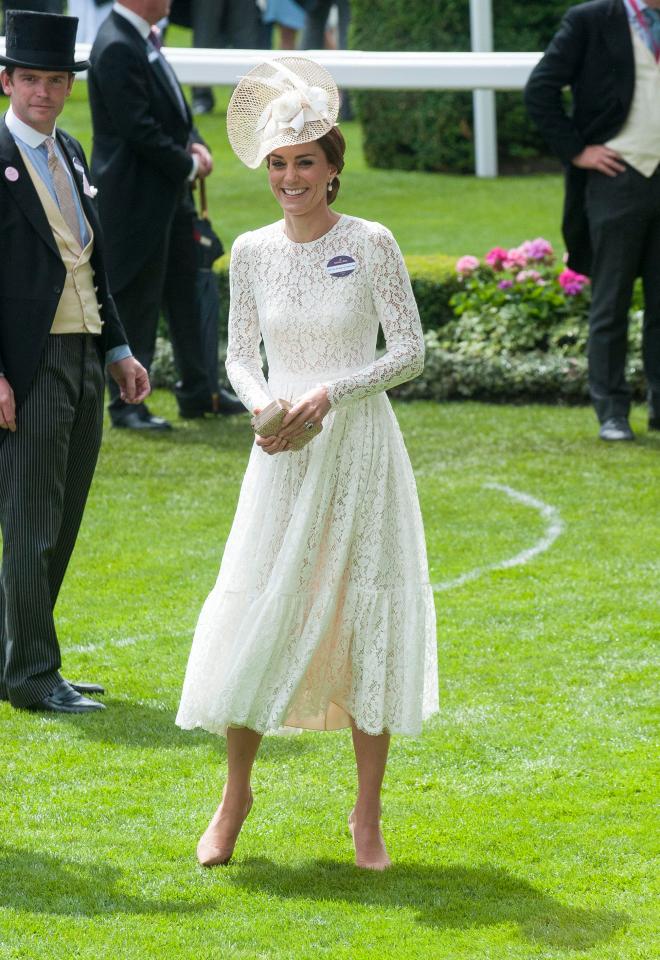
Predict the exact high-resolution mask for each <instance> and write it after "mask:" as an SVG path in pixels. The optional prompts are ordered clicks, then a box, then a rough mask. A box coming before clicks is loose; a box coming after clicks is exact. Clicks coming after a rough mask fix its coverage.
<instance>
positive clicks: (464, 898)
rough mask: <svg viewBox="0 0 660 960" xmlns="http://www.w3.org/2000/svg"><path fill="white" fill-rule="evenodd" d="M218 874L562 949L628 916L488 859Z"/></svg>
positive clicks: (285, 893)
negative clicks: (516, 934) (560, 894)
mask: <svg viewBox="0 0 660 960" xmlns="http://www.w3.org/2000/svg"><path fill="white" fill-rule="evenodd" d="M223 876H228V877H230V879H231V880H232V882H233V883H235V884H237V885H240V886H242V887H245V888H247V889H249V890H251V891H254V890H258V891H260V892H264V893H266V894H267V895H268V896H269V897H279V898H280V899H282V900H287V899H296V898H300V899H303V900H309V898H310V896H311V897H314V895H315V894H316V895H318V897H319V899H322V900H323V901H324V902H328V901H342V902H344V903H354V904H361V905H363V906H367V907H381V908H392V909H395V910H401V909H408V910H410V911H411V912H412V913H413V914H414V916H415V919H416V920H417V922H418V923H423V924H425V925H426V926H429V927H442V928H444V929H453V930H468V929H470V928H473V927H489V926H498V925H500V924H503V923H515V924H517V925H518V927H519V929H520V931H521V933H522V934H523V935H524V936H525V937H526V938H527V939H528V940H529V941H531V942H535V943H539V944H543V945H546V946H551V947H555V948H559V949H564V950H588V949H590V948H591V947H593V946H595V945H596V944H598V943H603V942H605V941H607V940H609V939H610V938H611V937H612V936H613V935H614V934H615V933H616V932H617V931H618V930H620V929H621V928H622V927H624V926H625V925H626V924H627V922H628V920H629V918H628V917H627V916H626V915H625V914H622V913H614V912H612V911H609V910H586V909H584V908H582V907H572V906H566V905H565V904H563V903H560V901H558V900H555V899H554V898H553V897H550V896H548V895H547V894H545V893H543V892H542V891H540V890H537V889H536V888H535V887H534V886H532V885H531V884H530V883H528V882H527V881H526V880H522V879H520V878H519V877H515V876H513V875H512V874H510V873H507V871H506V870H502V869H499V868H497V867H492V866H489V865H488V864H484V865H482V866H478V867H464V866H461V865H459V864H447V865H446V866H426V865H416V864H415V865H413V864H410V865H406V864H399V865H396V866H394V867H393V868H392V869H391V870H388V871H387V872H386V873H372V872H368V871H357V870H356V869H355V867H353V866H350V865H348V864H345V863H339V862H335V861H332V860H315V861H312V862H310V863H306V864H304V865H302V866H298V867H286V866H284V867H283V866H281V865H276V864H274V863H272V861H270V860H267V859H263V858H253V859H249V860H245V861H244V862H243V863H240V864H237V866H236V868H235V870H231V871H227V873H226V874H224V873H223Z"/></svg>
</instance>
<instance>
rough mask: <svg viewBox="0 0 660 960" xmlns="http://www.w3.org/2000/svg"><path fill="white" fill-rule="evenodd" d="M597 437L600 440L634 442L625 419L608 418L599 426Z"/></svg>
mask: <svg viewBox="0 0 660 960" xmlns="http://www.w3.org/2000/svg"><path fill="white" fill-rule="evenodd" d="M598 436H599V437H600V439H601V440H610V441H612V440H614V441H619V440H634V439H635V434H634V433H633V432H632V430H631V429H630V424H629V423H628V418H627V417H608V419H607V420H603V422H602V423H601V425H600V430H599V432H598Z"/></svg>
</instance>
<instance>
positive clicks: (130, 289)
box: [108, 225, 170, 423]
mask: <svg viewBox="0 0 660 960" xmlns="http://www.w3.org/2000/svg"><path fill="white" fill-rule="evenodd" d="M169 233H170V228H169V225H168V228H167V230H166V231H165V234H164V235H163V237H162V239H161V241H160V242H159V243H158V246H157V248H156V250H154V252H153V253H152V254H151V255H150V257H149V259H148V260H146V261H145V263H143V264H142V266H141V267H140V270H139V272H138V273H137V274H136V275H135V276H134V277H133V278H132V279H131V280H130V282H129V283H127V284H126V286H124V287H122V288H121V290H113V291H112V295H113V297H114V300H115V304H116V306H117V310H118V312H119V316H120V319H121V322H122V324H123V327H124V330H125V331H126V339H127V340H128V343H129V344H130V347H131V351H132V353H133V356H134V357H136V359H137V360H139V361H140V363H141V364H142V366H143V367H144V368H145V370H146V371H147V372H149V371H150V370H151V364H152V362H153V359H154V350H155V347H156V333H157V331H158V318H159V316H160V304H161V300H162V296H163V284H164V281H165V266H166V263H167V249H168V245H169ZM108 392H109V394H110V404H109V406H108V410H109V412H110V418H111V420H112V422H113V423H117V422H118V421H120V420H121V418H122V416H123V415H124V414H125V413H126V412H127V411H128V410H131V409H135V408H134V407H131V405H130V404H127V403H125V402H124V401H123V400H122V399H121V397H120V396H119V387H118V386H117V384H116V383H115V381H114V380H112V379H110V380H109V381H108Z"/></svg>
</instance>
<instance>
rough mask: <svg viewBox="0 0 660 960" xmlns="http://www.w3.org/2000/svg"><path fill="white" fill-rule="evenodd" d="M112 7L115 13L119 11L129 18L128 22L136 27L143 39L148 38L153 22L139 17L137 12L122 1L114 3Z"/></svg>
mask: <svg viewBox="0 0 660 960" xmlns="http://www.w3.org/2000/svg"><path fill="white" fill-rule="evenodd" d="M112 9H113V11H114V12H115V13H118V14H119V16H120V17H124V19H125V20H128V22H129V23H130V24H132V26H134V27H135V29H136V30H137V32H138V33H139V34H140V36H141V37H142V39H143V40H146V39H147V37H148V36H149V32H150V30H151V24H150V23H149V21H148V20H145V19H144V17H139V16H138V15H137V13H134V12H133V11H132V10H129V9H128V7H124V6H122V4H121V3H114V4H113V5H112Z"/></svg>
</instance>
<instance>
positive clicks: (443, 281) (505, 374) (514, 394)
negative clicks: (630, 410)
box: [152, 254, 646, 403]
mask: <svg viewBox="0 0 660 960" xmlns="http://www.w3.org/2000/svg"><path fill="white" fill-rule="evenodd" d="M455 262H456V261H455V258H453V257H447V256H443V255H441V254H438V255H435V256H411V257H406V264H407V266H408V270H409V272H410V277H411V282H412V286H413V290H414V293H415V297H416V299H417V303H418V305H419V310H420V316H421V318H422V326H423V328H424V331H425V339H426V365H425V369H424V373H423V374H422V376H421V377H418V378H417V379H416V380H412V381H410V382H409V383H404V384H402V385H401V386H400V387H398V388H397V389H396V390H395V391H394V394H395V395H396V396H398V397H401V398H403V399H431V400H449V399H456V400H458V399H474V400H490V401H514V402H523V401H536V402H548V403H555V402H565V403H576V402H586V401H587V400H588V390H587V364H586V356H585V354H586V350H585V340H586V327H587V323H586V313H585V316H584V317H582V318H581V319H580V321H579V324H578V329H577V330H576V331H575V335H574V336H573V337H572V341H573V347H572V352H570V351H571V348H566V347H564V348H563V351H562V352H560V351H559V350H557V352H552V353H543V352H540V351H534V350H532V351H528V352H523V350H522V349H521V350H520V351H519V352H502V353H500V354H498V355H495V356H492V355H490V354H489V353H488V351H484V353H483V355H480V354H479V352H478V351H477V352H470V350H467V351H466V350H451V349H447V345H448V344H451V336H452V332H453V330H454V329H455V328H456V327H457V323H458V321H457V319H456V316H455V314H454V312H453V310H452V308H451V306H450V300H451V298H452V296H453V295H454V294H455V293H456V292H457V290H458V289H459V288H460V283H459V280H458V278H457V276H456V273H455V269H454V267H455ZM228 270H229V257H228V256H225V257H223V258H222V259H221V260H219V261H218V263H217V264H216V271H217V277H218V285H219V289H220V298H221V305H222V316H221V318H220V342H221V351H220V356H221V360H222V361H224V356H225V349H226V347H225V344H226V339H227V310H228V304H229V272H228ZM641 299H642V298H641V291H640V289H639V286H638V287H637V288H636V292H635V301H634V305H633V317H632V325H631V337H630V362H629V371H628V376H629V379H630V383H631V385H632V388H633V392H634V396H635V398H636V399H639V400H642V399H644V396H645V389H646V388H645V381H644V374H643V367H642V362H641V349H640V347H641V317H642V310H641ZM503 322H505V321H503ZM461 346H465V345H463V344H462V345H461ZM473 346H474V344H473ZM567 351H568V352H567ZM221 369H223V368H221ZM175 380H176V371H175V367H174V360H173V357H172V349H171V346H170V344H169V342H168V341H167V340H166V339H164V338H159V340H158V344H157V349H156V357H155V360H154V364H153V367H152V382H153V385H154V386H155V387H172V386H173V384H174V382H175Z"/></svg>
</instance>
